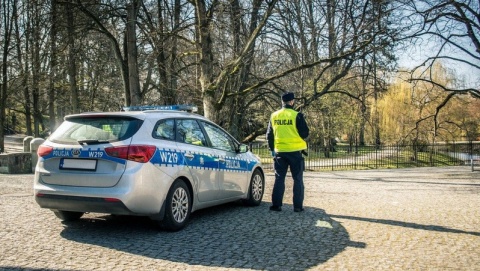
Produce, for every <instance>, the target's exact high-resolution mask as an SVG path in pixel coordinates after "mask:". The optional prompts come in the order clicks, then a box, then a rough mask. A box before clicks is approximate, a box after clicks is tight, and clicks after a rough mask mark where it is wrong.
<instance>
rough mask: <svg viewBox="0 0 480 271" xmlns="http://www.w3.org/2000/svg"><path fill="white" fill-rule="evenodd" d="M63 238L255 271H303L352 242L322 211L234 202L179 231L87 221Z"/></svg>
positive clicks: (70, 226)
mask: <svg viewBox="0 0 480 271" xmlns="http://www.w3.org/2000/svg"><path fill="white" fill-rule="evenodd" d="M64 225H65V228H64V230H63V231H62V232H61V236H62V237H63V238H65V239H68V240H71V241H74V242H80V243H86V244H93V245H98V246H102V247H106V248H111V249H115V250H120V251H125V252H128V253H132V254H137V255H141V256H144V257H149V258H153V259H163V260H168V261H174V262H181V263H186V264H189V265H202V266H215V267H220V268H250V269H258V270H305V269H308V268H310V267H313V266H317V265H319V264H321V263H324V262H326V261H327V260H329V259H330V258H332V257H334V256H335V255H337V254H338V253H340V252H342V251H343V250H345V248H346V247H347V246H355V247H360V248H362V247H363V248H364V247H365V244H364V243H359V242H352V241H350V239H349V234H348V232H347V231H346V230H345V228H344V227H343V226H342V225H341V224H340V223H339V222H336V221H334V220H333V219H332V218H331V217H329V216H328V215H327V214H326V213H325V211H324V210H322V209H318V208H312V207H306V208H305V211H304V212H302V213H295V212H293V206H291V205H284V206H283V211H282V212H272V211H269V210H268V205H267V203H265V202H263V203H262V204H261V205H260V206H259V207H244V206H242V205H241V204H239V203H231V204H226V205H221V206H216V207H212V208H208V209H204V210H200V211H197V212H194V213H193V214H192V216H191V220H190V222H189V224H188V225H187V227H186V228H185V229H183V230H181V231H179V232H165V231H161V230H160V231H159V230H158V227H157V226H156V224H155V223H154V222H153V221H151V220H149V219H148V218H143V217H132V216H110V215H106V216H91V215H90V216H89V217H86V218H82V219H80V220H78V221H75V222H68V223H64Z"/></svg>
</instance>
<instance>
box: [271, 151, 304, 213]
mask: <svg viewBox="0 0 480 271" xmlns="http://www.w3.org/2000/svg"><path fill="white" fill-rule="evenodd" d="M273 159H274V163H273V168H274V169H275V184H274V186H273V191H272V205H273V206H282V205H283V194H284V192H285V176H286V175H287V171H288V167H289V166H290V171H291V172H292V178H293V207H294V208H303V197H304V186H303V170H304V162H303V156H302V153H301V152H300V151H295V152H280V153H277V154H276V155H275V157H274V158H273Z"/></svg>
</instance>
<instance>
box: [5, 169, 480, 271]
mask: <svg viewBox="0 0 480 271" xmlns="http://www.w3.org/2000/svg"><path fill="white" fill-rule="evenodd" d="M273 179H274V175H273V173H272V172H267V178H266V190H265V197H264V201H263V202H262V204H261V205H260V206H259V207H254V208H249V207H244V206H242V205H241V204H239V203H232V204H226V205H222V206H218V207H213V208H209V209H206V210H200V211H198V212H195V213H193V214H192V220H191V221H190V223H189V225H188V226H187V227H186V228H185V229H184V230H182V231H180V232H175V233H171V232H164V231H161V230H159V229H158V228H157V226H156V225H155V223H153V222H151V221H150V220H149V219H146V218H142V217H124V216H110V215H108V214H86V215H85V216H84V217H82V219H80V220H79V221H76V222H69V223H62V222H60V221H59V220H58V219H57V218H56V217H55V216H54V214H53V213H52V212H51V211H50V210H45V209H41V208H39V207H38V205H37V204H36V203H35V201H34V200H33V191H32V185H33V175H32V174H23V175H8V174H7V175H5V174H0V215H1V216H2V218H1V222H0V240H1V246H0V270H24V269H29V270H169V271H170V270H181V271H183V270H192V271H197V270H209V271H210V270H242V271H244V270H478V267H479V266H480V257H479V255H480V208H479V207H480V172H478V171H475V172H472V171H471V168H470V167H467V166H466V167H445V168H415V169H394V170H365V171H332V172H305V188H306V190H305V202H304V206H305V212H303V213H294V212H293V206H292V179H291V177H290V176H288V178H287V183H286V184H287V185H286V191H285V203H284V208H283V211H282V212H270V211H269V210H268V207H269V206H270V197H271V190H272V185H273Z"/></svg>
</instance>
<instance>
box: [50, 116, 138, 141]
mask: <svg viewBox="0 0 480 271" xmlns="http://www.w3.org/2000/svg"><path fill="white" fill-rule="evenodd" d="M142 123H143V121H142V120H139V119H135V118H131V117H115V116H106V117H98V116H85V117H84V116H75V117H69V118H67V119H66V120H65V121H64V122H63V123H62V124H61V125H60V127H58V129H57V130H56V131H55V132H54V133H53V134H52V135H50V137H49V140H50V141H52V142H56V143H65V144H70V143H80V144H83V143H87V144H88V143H102V142H113V141H119V140H125V139H127V138H129V137H131V136H133V135H134V134H135V133H136V132H137V131H138V129H139V128H140V126H141V125H142Z"/></svg>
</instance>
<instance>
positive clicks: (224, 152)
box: [202, 122, 249, 199]
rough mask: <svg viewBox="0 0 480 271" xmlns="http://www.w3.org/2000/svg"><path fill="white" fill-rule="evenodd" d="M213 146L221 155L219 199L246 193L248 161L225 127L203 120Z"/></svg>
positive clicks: (218, 154) (219, 155)
mask: <svg viewBox="0 0 480 271" xmlns="http://www.w3.org/2000/svg"><path fill="white" fill-rule="evenodd" d="M202 124H203V128H204V130H205V132H206V134H207V136H208V138H209V140H210V144H211V145H212V148H213V149H214V150H215V152H216V154H217V156H218V157H219V168H220V174H219V176H218V177H219V179H218V185H219V190H220V193H219V199H226V198H233V197H238V196H241V195H243V194H244V193H246V191H247V190H248V185H249V171H248V163H247V161H246V160H245V158H244V156H243V155H242V154H238V153H237V152H236V144H238V143H236V142H235V140H234V139H233V138H232V137H231V136H230V135H229V134H228V133H227V132H225V131H224V130H223V129H221V128H220V127H218V126H217V125H214V124H212V123H209V122H202Z"/></svg>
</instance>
